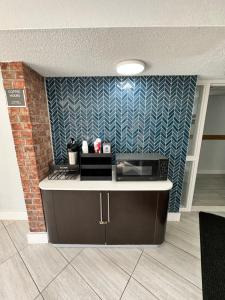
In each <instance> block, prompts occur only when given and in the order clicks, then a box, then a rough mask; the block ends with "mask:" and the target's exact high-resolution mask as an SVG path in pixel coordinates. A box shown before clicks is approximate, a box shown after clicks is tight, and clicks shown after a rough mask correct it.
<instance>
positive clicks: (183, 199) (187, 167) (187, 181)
mask: <svg viewBox="0 0 225 300" xmlns="http://www.w3.org/2000/svg"><path fill="white" fill-rule="evenodd" d="M192 167H193V162H192V161H186V165H185V171H184V182H183V191H182V196H181V207H187V197H188V190H189V185H190V179H191V171H192Z"/></svg>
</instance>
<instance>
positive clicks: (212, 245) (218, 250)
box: [199, 212, 225, 300]
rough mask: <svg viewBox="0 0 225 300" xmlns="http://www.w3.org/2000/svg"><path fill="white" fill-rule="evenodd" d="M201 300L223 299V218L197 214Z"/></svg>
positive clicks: (224, 233) (202, 213)
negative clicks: (200, 264)
mask: <svg viewBox="0 0 225 300" xmlns="http://www.w3.org/2000/svg"><path fill="white" fill-rule="evenodd" d="M199 223H200V241H201V262H202V284H203V299H204V300H217V299H220V300H222V299H225V218H223V217H220V216H216V215H213V214H209V213H204V212H200V213H199Z"/></svg>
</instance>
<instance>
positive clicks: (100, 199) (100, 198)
mask: <svg viewBox="0 0 225 300" xmlns="http://www.w3.org/2000/svg"><path fill="white" fill-rule="evenodd" d="M99 204H100V221H99V224H101V225H102V224H106V223H107V222H104V221H103V217H102V193H101V192H100V193H99Z"/></svg>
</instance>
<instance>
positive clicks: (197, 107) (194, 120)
mask: <svg viewBox="0 0 225 300" xmlns="http://www.w3.org/2000/svg"><path fill="white" fill-rule="evenodd" d="M202 93H203V86H200V85H199V86H197V87H196V92H195V98H194V106H193V110H192V124H191V129H190V137H189V144H188V155H194V150H195V141H196V132H197V130H196V129H197V124H198V119H199V110H200V107H201V101H202Z"/></svg>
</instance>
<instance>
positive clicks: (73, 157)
mask: <svg viewBox="0 0 225 300" xmlns="http://www.w3.org/2000/svg"><path fill="white" fill-rule="evenodd" d="M78 151H79V146H78V144H77V143H76V142H75V139H74V138H70V141H69V143H68V144H67V152H68V161H69V164H70V165H77V163H78Z"/></svg>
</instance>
